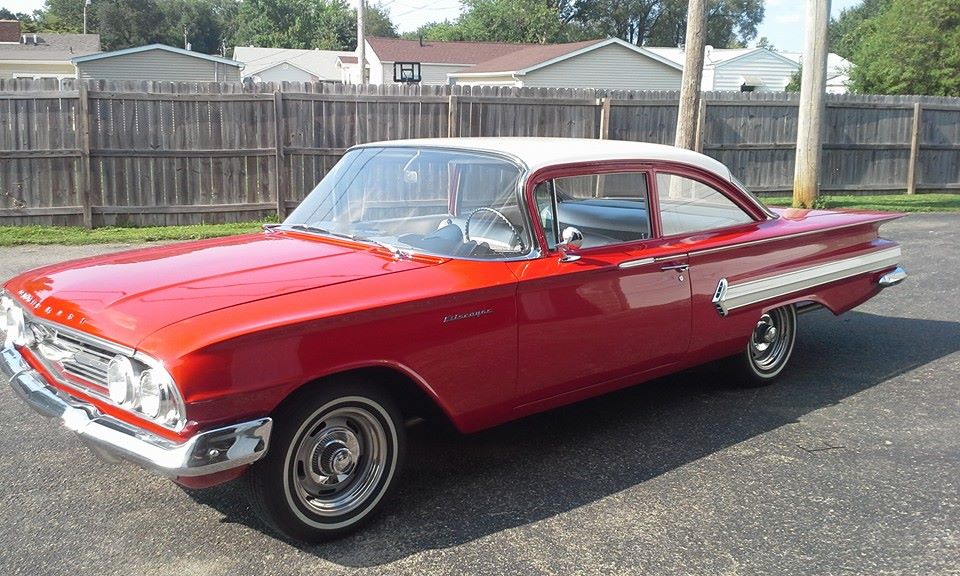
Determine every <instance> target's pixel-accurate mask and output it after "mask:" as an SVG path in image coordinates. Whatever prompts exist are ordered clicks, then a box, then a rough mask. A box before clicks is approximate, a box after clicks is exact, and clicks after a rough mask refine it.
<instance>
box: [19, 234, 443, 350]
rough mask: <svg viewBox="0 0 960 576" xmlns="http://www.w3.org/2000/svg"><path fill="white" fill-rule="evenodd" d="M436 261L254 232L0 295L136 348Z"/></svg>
mask: <svg viewBox="0 0 960 576" xmlns="http://www.w3.org/2000/svg"><path fill="white" fill-rule="evenodd" d="M438 262H440V260H431V259H402V260H397V259H395V258H393V257H392V255H391V254H389V253H388V252H387V251H385V250H381V249H379V248H375V247H373V248H371V247H366V246H358V245H352V244H350V243H340V242H337V241H333V240H329V241H328V240H326V239H321V238H316V237H307V236H303V235H300V234H293V233H281V232H264V233H262V234H251V235H246V236H235V237H231V238H224V239H216V240H204V241H199V242H189V243H182V244H172V245H167V246H161V247H156V248H147V249H143V250H135V251H130V252H120V253H116V254H111V255H107V256H99V257H93V258H87V259H84V260H76V261H72V262H66V263H62V264H56V265H53V266H47V267H44V268H39V269H36V270H32V271H30V272H27V273H25V274H22V275H20V276H18V277H16V278H14V279H12V280H11V281H10V282H8V283H7V285H6V289H7V291H8V292H10V293H11V294H13V295H15V296H16V297H17V298H18V299H19V300H20V301H21V302H22V303H23V304H25V305H26V306H27V307H28V309H30V310H32V313H33V315H34V316H36V317H38V318H41V319H47V320H51V321H54V322H56V323H59V324H63V325H65V326H68V327H70V328H75V329H78V330H82V331H84V332H87V333H91V334H94V335H96V336H100V337H102V338H106V339H108V340H112V341H114V342H118V343H121V344H124V345H127V346H131V347H136V345H137V344H138V343H139V342H140V341H141V340H142V339H143V338H144V337H146V336H147V335H149V334H151V333H153V332H155V331H156V330H159V329H160V328H163V327H164V326H168V325H170V324H173V323H176V322H178V321H180V320H185V319H187V318H191V317H194V316H197V315H200V314H204V313H207V312H212V311H214V310H221V309H224V308H229V307H232V306H236V305H238V304H243V303H247V302H252V301H255V300H260V299H264V298H270V297H274V296H280V295H283V294H290V293H293V292H299V291H302V290H308V289H314V288H321V287H323V286H329V285H332V284H339V283H342V282H350V281H353V280H357V279H361V278H371V277H375V276H380V275H383V274H391V273H396V272H401V271H404V270H412V269H416V268H421V267H423V266H428V265H431V263H433V264H435V263H438Z"/></svg>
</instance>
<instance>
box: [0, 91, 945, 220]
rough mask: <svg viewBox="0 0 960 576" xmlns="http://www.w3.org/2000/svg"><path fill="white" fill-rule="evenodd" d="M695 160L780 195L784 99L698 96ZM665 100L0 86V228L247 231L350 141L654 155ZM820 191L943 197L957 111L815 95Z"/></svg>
mask: <svg viewBox="0 0 960 576" xmlns="http://www.w3.org/2000/svg"><path fill="white" fill-rule="evenodd" d="M705 96H706V97H705V99H704V102H703V105H702V106H701V108H700V110H699V118H698V126H699V128H698V138H697V142H698V147H699V149H700V150H702V151H703V152H704V153H705V154H708V155H710V156H713V157H714V158H717V159H718V160H720V161H721V162H723V163H724V164H726V165H727V166H729V167H730V169H731V170H732V172H733V173H734V175H736V176H737V177H738V178H740V179H741V180H743V181H744V182H745V183H746V184H747V185H748V186H749V187H750V188H751V189H753V190H755V191H757V192H759V193H761V194H783V193H789V191H790V190H791V189H792V186H793V162H794V148H795V141H796V140H795V139H796V131H797V125H796V124H797V99H796V96H795V95H791V94H783V93H760V94H758V93H752V94H750V93H748V94H741V93H723V92H717V93H707V94H706V95H705ZM677 102H678V93H676V92H620V91H602V90H583V89H537V88H528V89H516V88H495V87H474V88H469V87H459V86H454V87H449V86H424V87H401V86H362V87H357V86H344V85H330V84H299V83H289V84H288V83H284V84H282V85H276V84H270V83H267V84H253V85H243V84H237V83H233V84H187V83H169V82H119V83H107V82H103V81H92V82H87V83H67V84H65V85H64V86H62V87H60V86H57V85H56V83H53V84H50V83H47V82H45V81H28V80H13V81H0V224H76V225H87V226H101V225H151V224H186V223H197V222H226V221H240V220H251V219H257V218H264V217H268V216H271V215H276V214H279V215H280V216H281V217H282V216H283V215H284V214H286V213H287V212H289V210H291V209H292V208H293V207H295V206H296V205H297V203H298V202H299V201H301V200H302V199H303V197H304V196H305V195H306V194H307V193H308V192H309V191H310V189H311V188H312V187H313V186H314V185H315V184H316V182H317V181H319V180H320V178H322V177H323V175H324V174H326V172H327V171H328V170H329V169H330V168H331V167H332V166H333V164H334V163H335V162H336V161H337V160H338V159H339V158H340V156H341V155H342V154H343V152H344V151H345V150H346V149H347V148H349V147H350V146H352V145H354V144H358V143H363V142H371V141H376V140H394V139H400V138H426V137H442V136H557V137H581V138H611V139H620V140H635V141H644V142H659V143H667V144H670V143H672V142H673V139H674V131H675V127H676V116H677ZM825 129H826V134H825V138H824V146H823V148H824V150H823V154H824V160H823V162H822V165H823V172H822V175H821V190H822V191H824V192H826V193H835V192H845V193H858V192H868V191H869V192H879V191H898V190H899V191H902V190H905V189H906V190H907V191H909V192H914V191H917V190H960V99H948V98H934V97H890V96H846V95H845V96H835V95H834V96H829V97H828V100H827V115H826V126H825Z"/></svg>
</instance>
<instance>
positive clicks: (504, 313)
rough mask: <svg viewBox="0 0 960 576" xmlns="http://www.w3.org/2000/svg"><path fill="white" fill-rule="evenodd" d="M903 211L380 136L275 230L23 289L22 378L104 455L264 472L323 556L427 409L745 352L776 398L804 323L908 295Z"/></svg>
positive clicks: (547, 403)
mask: <svg viewBox="0 0 960 576" xmlns="http://www.w3.org/2000/svg"><path fill="white" fill-rule="evenodd" d="M894 217H895V216H893V215H890V214H875V213H839V212H827V211H812V210H811V211H808V210H785V211H771V210H768V209H767V208H766V207H764V206H763V204H761V203H760V202H759V201H757V199H756V198H754V197H753V196H752V195H751V194H750V193H749V192H747V190H746V189H745V188H744V187H743V186H742V185H740V184H739V183H738V182H737V180H736V179H734V178H733V176H732V175H731V174H730V171H729V170H728V169H727V168H726V167H724V166H723V165H722V164H720V163H718V162H716V161H714V160H712V159H710V158H708V157H706V156H703V155H701V154H697V153H694V152H689V151H685V150H679V149H676V148H672V147H667V146H658V145H652V144H641V143H633V142H616V141H602V140H601V141H597V140H564V139H529V138H510V139H507V138H504V139H449V140H412V141H397V142H382V143H374V144H366V145H362V146H357V147H354V148H352V149H350V150H349V151H348V152H347V153H346V154H345V155H344V157H343V159H342V160H341V161H340V162H339V163H338V164H337V165H336V166H335V167H334V168H333V169H332V170H331V171H330V173H329V174H328V175H327V176H326V177H325V178H324V179H323V181H322V182H320V184H318V185H317V187H316V189H314V190H313V191H312V192H311V193H310V195H309V196H308V197H307V198H306V199H305V200H304V201H303V202H302V203H301V204H300V206H299V207H298V208H297V209H296V210H295V211H294V212H293V213H292V214H291V215H290V216H289V218H287V219H286V220H285V221H284V222H283V223H282V224H279V225H268V226H266V227H265V229H264V230H263V231H262V232H260V233H257V234H250V235H245V236H237V237H232V238H225V239H216V240H206V241H200V242H190V243H184V244H174V245H168V246H161V247H155V248H148V249H143V250H136V251H132V252H124V253H118V254H112V255H108V256H100V257H95V258H89V259H86V260H80V261H76V262H68V263H64V264H57V265H53V266H47V267H44V268H40V269H37V270H34V271H31V272H28V273H26V274H23V275H21V276H18V277H16V278H14V279H12V280H10V281H9V282H7V283H6V285H5V286H4V294H3V296H2V302H3V304H2V305H3V315H2V318H3V320H2V322H0V329H2V331H3V333H4V346H3V351H2V361H0V373H2V376H3V377H4V378H5V380H8V381H9V382H10V385H11V386H12V387H13V388H14V389H15V390H16V391H17V392H18V393H19V395H20V396H21V397H22V398H23V399H24V400H25V401H26V402H27V403H28V404H29V405H30V406H32V407H33V408H35V409H36V410H37V411H39V412H40V413H41V414H43V415H45V416H48V417H54V418H57V419H59V420H60V421H61V422H62V424H63V425H64V426H65V427H67V428H68V429H70V430H72V431H73V432H75V433H76V434H77V435H78V436H79V437H80V439H81V440H83V441H84V442H85V443H86V444H87V445H88V446H89V447H90V448H92V449H93V450H94V451H95V452H97V453H98V454H100V455H101V456H103V457H104V458H106V459H108V460H112V461H116V460H128V461H132V462H134V463H136V464H139V465H141V466H143V467H145V468H148V469H150V470H153V471H156V472H159V473H161V474H164V475H166V476H169V477H171V478H173V479H175V480H176V481H177V482H180V483H182V484H184V485H187V486H191V487H206V486H210V485H213V484H217V483H221V482H225V481H228V480H233V479H235V478H238V477H240V476H243V478H242V483H243V485H244V486H246V488H247V491H248V492H249V495H250V497H251V501H252V503H253V505H254V506H255V508H257V509H258V510H259V511H260V512H261V513H262V515H263V517H264V518H265V519H266V520H267V522H268V523H269V524H271V525H272V526H274V527H275V528H276V529H277V530H279V531H280V532H282V533H284V534H286V535H288V536H291V537H293V538H297V539H302V540H307V541H315V540H319V539H323V538H327V537H330V536H334V535H339V534H341V533H343V532H346V531H348V530H351V529H353V528H355V527H357V526H358V525H359V524H360V523H362V522H363V521H365V520H367V519H369V518H370V516H371V515H372V514H373V513H374V511H375V510H376V509H377V508H378V507H379V505H380V504H381V502H383V499H384V498H385V497H386V495H387V494H388V493H389V492H390V490H391V488H393V486H394V485H395V484H396V483H397V475H398V472H399V470H400V469H401V466H402V463H403V459H404V442H405V433H404V431H405V422H407V421H408V420H409V419H410V418H411V417H413V416H417V415H422V414H436V415H439V416H440V417H443V418H446V419H448V420H449V421H450V422H451V423H452V424H453V425H454V426H455V427H456V428H457V429H459V430H460V431H462V432H472V431H476V430H480V429H483V428H487V427H490V426H494V425H496V424H499V423H502V422H505V421H507V420H511V419H514V418H519V417H522V416H524V415H527V414H531V413H534V412H539V411H542V410H546V409H550V408H553V407H556V406H560V405H563V404H568V403H571V402H575V401H577V400H580V399H583V398H587V397H590V396H594V395H597V394H602V393H604V392H608V391H611V390H615V389H618V388H621V387H624V386H630V385H634V384H637V383H639V382H643V381H645V380H650V379H652V378H656V377H658V376H662V375H665V374H668V373H672V372H676V371H678V370H682V369H685V368H688V367H690V366H693V365H696V364H701V363H704V362H710V361H714V360H719V359H724V358H728V359H729V360H728V361H729V362H730V363H731V365H732V368H733V369H734V370H735V371H736V372H737V373H738V376H737V377H738V378H740V379H741V381H742V382H743V383H744V384H747V385H760V384H766V383H768V382H770V381H771V380H773V379H774V378H776V377H777V375H779V374H780V373H781V371H782V370H783V369H784V367H785V366H786V365H787V362H788V360H789V359H790V355H791V351H792V350H793V346H794V340H795V338H796V334H797V314H798V312H800V311H803V310H806V309H808V308H811V307H819V306H823V307H826V308H828V309H830V310H831V311H832V312H834V313H835V314H840V313H842V312H846V311H847V310H850V309H851V308H853V307H855V306H857V305H858V304H860V303H862V302H864V301H865V300H867V299H869V298H871V297H872V296H874V295H875V294H877V293H878V292H879V291H880V290H881V289H882V288H884V287H886V286H891V285H893V284H897V283H898V282H900V281H901V280H903V278H904V277H905V273H904V271H903V270H902V269H901V268H899V267H898V266H897V264H898V259H899V257H900V248H899V247H898V245H897V244H895V243H894V242H891V241H888V240H884V239H882V238H880V237H879V235H878V229H879V227H880V225H881V224H882V223H883V222H885V221H888V220H890V219H891V218H894ZM65 461H68V460H65Z"/></svg>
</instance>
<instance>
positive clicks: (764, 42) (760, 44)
mask: <svg viewBox="0 0 960 576" xmlns="http://www.w3.org/2000/svg"><path fill="white" fill-rule="evenodd" d="M756 47H757V48H766V49H767V50H770V51H771V52H776V51H777V47H776V46H774V45H773V42H771V41H770V39H769V38H767V37H766V36H761V37H760V40H758V41H757V44H756Z"/></svg>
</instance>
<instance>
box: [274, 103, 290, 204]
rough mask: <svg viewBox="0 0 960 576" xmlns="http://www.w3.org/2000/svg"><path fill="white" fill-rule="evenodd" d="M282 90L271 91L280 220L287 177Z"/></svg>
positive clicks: (285, 194) (285, 199)
mask: <svg viewBox="0 0 960 576" xmlns="http://www.w3.org/2000/svg"><path fill="white" fill-rule="evenodd" d="M283 125H284V122H283V92H281V91H280V90H274V91H273V126H274V147H275V148H274V149H275V152H276V164H277V173H276V178H275V180H274V184H275V187H276V189H277V218H278V219H279V220H280V221H281V222H282V221H283V219H284V218H286V217H287V191H286V183H287V178H284V171H285V170H286V169H287V166H286V162H284V161H283Z"/></svg>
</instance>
